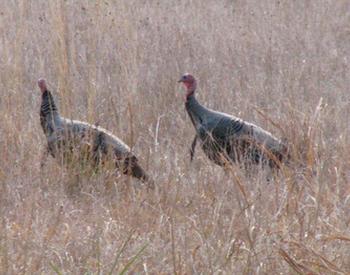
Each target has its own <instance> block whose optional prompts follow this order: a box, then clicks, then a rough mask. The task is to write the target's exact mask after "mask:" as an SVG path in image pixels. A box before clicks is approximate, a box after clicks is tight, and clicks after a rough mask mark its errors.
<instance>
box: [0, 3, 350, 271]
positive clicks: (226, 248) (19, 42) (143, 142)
mask: <svg viewBox="0 0 350 275" xmlns="http://www.w3.org/2000/svg"><path fill="white" fill-rule="evenodd" d="M349 22H350V5H349V1H347V0H338V1H330V0H328V1H326V0H321V1H301V0H300V1H277V0H276V1H273V0H267V1H258V0H248V1H243V0H241V1H240V0H235V1H228V0H222V1H214V0H208V1H202V0H193V1H175V0H173V1H153V0H151V1H143V0H137V1H136V0H134V1H130V0H129V1H122V0H120V1H118V0H116V1H107V0H106V1H98V2H97V1H88V0H85V1H70V0H69V1H54V0H53V1H22V0H19V1H1V2H0V33H1V36H0V38H1V42H0V53H1V54H0V60H1V61H0V78H1V82H0V91H1V97H0V117H1V119H0V152H1V163H0V183H1V185H0V217H1V223H0V273H1V274H55V273H58V274H60V273H62V274H109V272H111V273H117V272H122V271H123V268H124V271H126V272H131V273H132V272H133V273H138V274H140V273H145V274H171V273H174V274H193V273H202V274H213V273H215V274H348V273H350V257H349V255H350V230H349V222H350V211H349V207H350V187H349V186H350V185H349V183H350V147H349V143H350V127H349V117H350V108H349V100H350V96H349V87H350V73H349V72H350V67H349V62H350V60H349V56H350V27H349V26H350V24H349ZM183 72H191V73H193V74H194V75H196V76H197V78H198V79H199V88H200V89H199V94H198V97H199V99H200V101H201V102H203V103H204V104H205V105H207V106H209V107H212V108H215V109H219V110H221V111H225V112H228V113H232V114H235V115H237V116H240V117H242V118H243V119H247V120H249V121H252V122H255V123H257V124H259V125H261V126H262V127H264V128H267V129H268V130H270V131H271V132H273V133H274V134H276V135H277V136H280V137H284V138H286V139H287V140H288V141H289V142H290V143H291V144H292V149H293V151H292V154H293V156H294V158H295V159H296V160H297V161H299V162H300V165H299V164H296V165H295V167H293V169H288V168H285V169H284V173H283V174H281V175H280V176H277V177H276V178H275V179H274V180H272V181H271V182H269V183H268V182H266V177H265V174H264V173H265V172H264V171H261V170H260V169H257V170H258V171H256V173H254V175H253V176H250V177H247V176H246V175H245V174H244V173H243V172H242V171H240V170H239V169H237V168H235V167H234V168H233V169H232V171H229V172H228V173H226V174H225V172H224V171H223V170H222V169H221V168H220V167H216V166H215V165H214V164H212V163H210V162H209V161H208V160H207V159H206V157H205V156H204V155H203V153H202V152H201V151H200V150H197V153H196V156H195V160H194V162H193V163H192V164H190V162H189V147H190V143H191V141H192V138H193V136H194V130H193V128H192V126H191V125H190V120H189V118H188V117H187V115H186V113H185V111H184V106H183V105H184V104H183V97H184V95H183V93H184V91H183V90H182V88H181V87H180V86H179V85H178V83H176V80H177V79H178V77H179V76H180V74H182V73H183ZM39 77H45V78H46V79H47V80H48V82H49V84H50V87H51V89H52V90H53V91H54V94H55V96H56V98H57V100H58V101H59V106H60V110H61V113H62V114H63V115H64V116H66V117H72V118H75V119H80V120H85V121H88V122H90V123H96V122H99V124H100V125H101V126H103V127H105V128H107V129H109V130H111V131H112V132H113V133H115V134H117V135H118V136H119V137H121V138H122V139H124V140H125V141H126V142H127V143H128V144H129V145H132V146H133V148H134V150H135V152H136V153H137V155H139V156H140V159H141V162H142V164H143V166H145V167H148V170H149V172H150V174H151V175H152V177H153V178H154V179H155V181H156V184H157V185H158V186H159V190H158V191H157V192H155V193H147V191H146V190H145V188H143V187H142V186H140V184H139V182H137V181H134V180H130V179H127V178H125V177H122V176H121V177H119V178H117V179H115V178H113V177H112V176H111V175H105V174H102V175H101V174H100V175H94V176H92V177H91V178H86V177H78V176H72V175H70V174H69V173H68V172H67V171H66V170H65V169H62V168H61V167H60V166H58V165H57V163H56V162H55V161H54V160H53V159H51V158H50V159H49V161H48V163H47V165H46V166H45V167H44V168H42V169H41V168H40V158H41V154H42V152H43V150H44V147H45V138H44V135H43V133H42V130H41V129H40V125H39V115H38V112H39V104H40V93H39V91H38V88H37V87H36V80H37V79H38V78H39ZM321 98H322V100H321ZM257 110H258V111H257ZM302 166H304V168H303V169H304V170H305V171H304V172H302V171H301V170H302V168H300V167H302ZM305 167H306V169H305ZM75 185H80V186H81V188H80V190H72V188H70V187H74V186H75ZM73 189H74V188H73ZM123 244H124V245H123ZM135 256H136V257H135ZM133 257H134V258H133Z"/></svg>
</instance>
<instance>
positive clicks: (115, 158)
mask: <svg viewBox="0 0 350 275" xmlns="http://www.w3.org/2000/svg"><path fill="white" fill-rule="evenodd" d="M38 86H39V88H40V90H41V92H42V102H41V108H40V123H41V127H42V129H43V131H44V134H45V136H46V138H47V143H48V148H47V149H48V150H47V152H48V153H50V154H51V155H52V156H53V157H54V158H57V159H59V160H60V162H63V163H72V162H76V161H77V160H78V161H80V162H81V161H86V162H88V164H90V165H91V166H92V167H98V165H100V164H104V163H105V162H107V161H111V160H112V162H113V163H114V164H115V165H116V167H117V168H118V169H120V171H122V172H123V173H124V174H130V175H132V176H133V177H135V178H138V179H140V180H141V181H143V182H148V183H149V186H150V187H152V188H153V182H152V181H151V180H150V179H149V177H148V175H147V174H146V173H145V171H144V170H143V169H142V168H141V166H140V165H139V164H138V160H137V158H136V157H135V156H134V155H133V153H132V152H131V150H130V148H129V147H128V146H127V145H126V144H125V143H124V142H122V141H121V140H120V139H118V138H117V137H116V136H114V135H113V134H112V133H110V132H108V131H107V130H105V129H103V128H101V127H98V126H94V125H91V124H88V123H85V122H81V121H77V120H70V119H67V118H64V117H61V116H60V114H59V112H58V109H57V106H56V104H55V101H54V99H53V96H52V94H51V92H50V91H49V90H48V89H47V86H46V82H45V80H44V79H39V81H38ZM75 156H77V158H74V157H75ZM73 164H74V163H73Z"/></svg>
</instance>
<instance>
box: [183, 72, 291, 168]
mask: <svg viewBox="0 0 350 275" xmlns="http://www.w3.org/2000/svg"><path fill="white" fill-rule="evenodd" d="M179 82H182V83H184V85H185V86H186V88H187V94H186V103H185V107H186V111H187V113H188V115H189V116H190V119H191V121H192V124H193V126H194V128H195V129H196V136H195V138H194V140H193V142H192V145H191V160H192V158H193V156H194V150H195V147H196V143H197V140H199V141H200V143H201V147H202V149H203V151H204V153H205V154H206V155H207V157H208V158H209V159H210V160H212V161H213V162H215V163H216V164H218V165H220V166H224V165H226V164H227V163H230V162H238V163H244V164H249V163H252V164H259V163H267V164H269V165H270V166H271V167H276V166H277V167H278V166H279V163H280V162H281V161H282V160H283V159H284V158H285V157H286V155H287V147H286V146H285V145H284V144H283V143H282V142H281V141H280V140H279V139H277V138H276V137H274V136H273V135H272V134H271V133H269V132H267V131H265V130H264V129H262V128H260V127H259V126H256V125H254V124H252V123H249V122H245V121H243V120H241V119H239V118H237V117H234V116H231V115H228V114H224V113H220V112H216V111H213V110H210V109H208V108H206V107H204V106H202V105H201V104H200V103H199V102H198V101H197V99H196V97H195V90H196V80H195V78H194V77H193V76H192V75H190V74H185V75H183V76H182V78H181V79H180V80H179Z"/></svg>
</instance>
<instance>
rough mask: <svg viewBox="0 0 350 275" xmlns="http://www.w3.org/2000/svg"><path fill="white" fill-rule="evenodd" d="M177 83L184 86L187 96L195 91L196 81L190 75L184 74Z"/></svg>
mask: <svg viewBox="0 0 350 275" xmlns="http://www.w3.org/2000/svg"><path fill="white" fill-rule="evenodd" d="M178 82H182V83H183V84H184V85H185V86H186V89H187V96H189V95H191V94H193V93H194V91H195V90H196V87H197V83H196V79H195V78H194V77H193V75H191V74H184V75H183V76H182V77H181V79H180V80H179V81H178Z"/></svg>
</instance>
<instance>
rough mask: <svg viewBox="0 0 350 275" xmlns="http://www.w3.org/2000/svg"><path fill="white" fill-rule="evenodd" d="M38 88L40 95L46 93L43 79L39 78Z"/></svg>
mask: <svg viewBox="0 0 350 275" xmlns="http://www.w3.org/2000/svg"><path fill="white" fill-rule="evenodd" d="M38 86H39V88H40V91H41V92H42V93H44V92H46V90H47V87H46V81H45V79H43V78H40V79H39V80H38Z"/></svg>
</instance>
